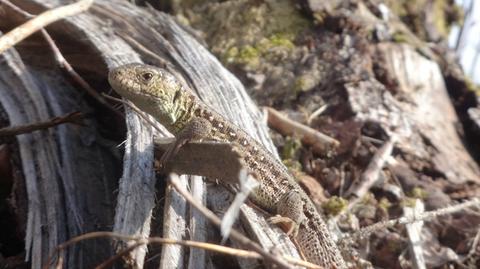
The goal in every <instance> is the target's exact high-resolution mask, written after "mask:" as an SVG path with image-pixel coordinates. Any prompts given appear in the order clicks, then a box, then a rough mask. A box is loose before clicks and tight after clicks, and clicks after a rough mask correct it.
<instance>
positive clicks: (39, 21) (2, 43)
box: [0, 0, 93, 54]
mask: <svg viewBox="0 0 480 269" xmlns="http://www.w3.org/2000/svg"><path fill="white" fill-rule="evenodd" d="M0 2H4V1H3V0H0ZM92 3H93V0H81V1H78V2H76V3H74V4H70V5H65V6H61V7H58V8H54V9H51V10H47V11H45V12H43V13H42V14H40V15H38V16H36V17H35V18H33V19H31V20H29V21H27V22H26V23H24V24H22V25H20V26H18V27H16V28H15V29H13V30H11V31H10V32H8V33H6V34H5V35H3V36H1V37H0V54H1V53H3V52H4V51H5V50H7V49H9V48H11V47H12V46H14V45H15V44H17V43H18V42H20V41H22V40H23V39H25V38H27V37H28V36H30V35H31V34H33V33H35V32H36V31H38V30H40V29H42V28H44V27H45V26H47V25H49V24H51V23H52V22H55V21H58V20H60V19H63V18H65V17H69V16H73V15H76V14H78V13H81V12H83V11H85V10H87V9H88V8H89V7H90V6H91V5H92Z"/></svg>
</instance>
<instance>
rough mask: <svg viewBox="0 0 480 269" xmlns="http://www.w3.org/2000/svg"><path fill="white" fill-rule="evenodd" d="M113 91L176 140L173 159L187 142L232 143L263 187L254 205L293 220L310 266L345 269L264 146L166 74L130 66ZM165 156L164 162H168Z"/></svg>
mask: <svg viewBox="0 0 480 269" xmlns="http://www.w3.org/2000/svg"><path fill="white" fill-rule="evenodd" d="M108 80H109V82H110V85H111V86H112V88H113V89H114V90H115V91H116V92H117V93H118V94H120V95H121V96H123V97H124V98H126V99H128V100H130V101H131V102H133V103H134V104H135V105H136V106H137V107H138V108H140V109H141V110H142V111H144V112H147V113H148V114H150V115H152V116H153V117H154V118H155V119H156V120H157V121H159V122H160V123H161V124H163V125H164V126H165V127H166V128H167V130H169V131H170V132H171V133H172V134H173V135H175V137H176V138H177V142H176V145H175V146H174V147H172V149H173V150H172V151H171V152H170V153H172V152H173V151H174V150H175V148H178V147H179V146H181V145H182V144H183V143H185V142H186V141H190V140H213V141H220V142H228V143H232V145H233V147H236V149H237V150H238V151H240V152H241V153H242V156H243V158H244V159H243V161H244V163H245V164H246V166H247V169H248V170H249V171H250V172H251V173H252V174H254V175H255V177H256V179H257V180H259V181H260V185H259V187H258V188H257V189H256V190H255V191H254V192H253V193H252V194H251V195H250V199H251V200H252V201H253V202H254V203H255V204H256V205H257V206H259V207H261V208H263V209H265V210H267V211H269V212H271V213H273V214H277V215H280V216H282V217H284V218H277V220H278V219H280V220H291V221H292V223H293V224H294V225H295V232H294V234H293V236H294V237H295V239H296V242H297V243H298V245H299V248H300V250H301V251H302V253H303V254H304V255H305V256H306V258H307V260H308V261H310V262H313V263H315V264H318V265H321V266H323V267H325V268H346V265H345V262H344V260H343V258H342V256H341V254H340V251H339V249H338V247H337V246H336V245H335V242H334V241H333V239H332V238H331V236H330V234H329V232H328V230H327V226H326V224H325V222H324V221H323V219H322V217H321V215H319V213H318V212H317V210H316V209H315V206H314V205H313V203H312V202H311V201H310V199H309V198H308V196H307V195H306V194H305V192H304V191H303V190H302V189H301V187H300V186H299V185H298V183H296V181H295V180H294V179H293V177H292V176H291V175H290V174H289V173H288V171H287V169H286V168H285V166H284V165H283V164H281V163H280V162H279V161H278V160H277V159H276V158H275V157H274V156H273V155H272V154H271V153H270V152H269V151H268V150H266V149H265V148H264V147H263V146H262V145H261V144H260V143H258V142H257V141H256V140H255V139H253V138H252V137H251V136H249V135H248V134H247V133H245V131H243V130H242V129H240V128H239V127H237V126H235V125H234V124H233V123H231V122H230V121H228V120H227V119H225V118H224V117H223V116H221V115H220V114H219V113H216V112H215V111H214V110H213V109H211V108H210V107H208V106H207V105H206V104H204V103H203V102H202V101H201V100H200V99H199V98H198V97H197V96H196V95H195V94H193V92H192V91H191V90H189V89H186V88H185V87H184V86H183V85H182V84H181V83H180V82H179V81H178V80H177V79H176V78H175V77H174V76H173V75H172V74H170V73H169V72H167V71H166V70H164V69H161V68H157V67H153V66H149V65H144V64H128V65H124V66H120V67H117V68H115V69H113V70H111V71H110V73H109V75H108ZM167 155H168V153H167V154H164V156H163V157H165V156H167Z"/></svg>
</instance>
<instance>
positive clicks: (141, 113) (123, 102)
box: [102, 93, 163, 133]
mask: <svg viewBox="0 0 480 269" xmlns="http://www.w3.org/2000/svg"><path fill="white" fill-rule="evenodd" d="M102 95H103V96H104V97H105V98H107V99H110V100H112V101H115V102H119V103H122V104H124V105H125V106H127V107H129V108H130V109H131V110H133V111H135V112H136V113H137V114H138V116H139V117H140V118H142V119H143V120H145V121H146V122H147V123H148V124H150V125H151V126H152V127H153V128H155V130H157V131H158V132H160V133H163V131H162V130H160V128H158V126H157V124H155V122H154V121H152V120H151V119H150V118H149V117H148V116H147V115H146V114H145V112H143V111H141V110H140V109H138V108H137V107H136V106H134V105H133V104H132V103H130V102H128V101H126V100H123V99H120V98H115V97H113V96H110V95H108V94H105V93H102Z"/></svg>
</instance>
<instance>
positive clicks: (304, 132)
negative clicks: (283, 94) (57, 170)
mask: <svg viewBox="0 0 480 269" xmlns="http://www.w3.org/2000/svg"><path fill="white" fill-rule="evenodd" d="M266 111H267V112H268V125H269V126H270V127H272V128H273V129H275V130H277V131H278V132H280V133H282V134H283V135H290V136H291V135H298V136H300V138H301V139H302V142H303V143H305V144H306V145H310V146H312V149H313V151H314V152H316V153H319V154H325V152H326V151H328V150H329V149H331V148H333V147H337V146H338V145H340V142H338V140H336V139H334V138H332V137H329V136H327V135H325V134H323V133H321V132H319V131H317V130H315V129H313V128H310V127H308V126H306V125H303V124H301V123H298V122H296V121H293V120H291V119H289V118H287V117H285V116H284V115H282V113H280V112H279V111H277V110H275V109H273V108H271V107H266Z"/></svg>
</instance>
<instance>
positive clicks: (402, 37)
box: [392, 32, 408, 43]
mask: <svg viewBox="0 0 480 269" xmlns="http://www.w3.org/2000/svg"><path fill="white" fill-rule="evenodd" d="M392 40H393V41H394V42H395V43H408V36H407V35H406V34H404V33H402V32H395V33H393V35H392Z"/></svg>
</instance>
